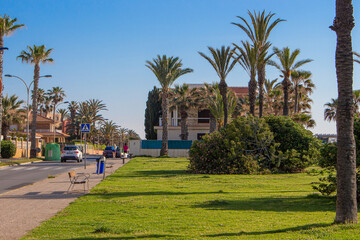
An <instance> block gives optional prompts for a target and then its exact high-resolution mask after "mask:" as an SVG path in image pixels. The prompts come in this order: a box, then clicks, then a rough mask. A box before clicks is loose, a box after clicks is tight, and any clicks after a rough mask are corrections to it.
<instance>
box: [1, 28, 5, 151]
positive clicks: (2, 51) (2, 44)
mask: <svg viewBox="0 0 360 240" xmlns="http://www.w3.org/2000/svg"><path fill="white" fill-rule="evenodd" d="M0 47H4V38H3V36H2V35H0ZM3 54H4V50H0V133H1V127H2V113H3V107H2V90H3V79H2V76H3ZM4 140H6V139H5V137H4ZM0 158H1V135H0Z"/></svg>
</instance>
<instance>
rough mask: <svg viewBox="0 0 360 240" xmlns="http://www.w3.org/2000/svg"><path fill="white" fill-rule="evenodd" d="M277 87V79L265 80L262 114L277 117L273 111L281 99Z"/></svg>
mask: <svg viewBox="0 0 360 240" xmlns="http://www.w3.org/2000/svg"><path fill="white" fill-rule="evenodd" d="M277 86H278V84H277V79H274V80H265V82H264V87H265V88H264V90H265V91H264V92H265V94H264V95H265V96H264V97H265V98H264V100H265V101H264V112H265V113H266V114H273V115H277V114H276V112H275V111H274V110H275V109H276V108H277V107H276V106H277V105H278V102H279V100H280V98H281V96H280V95H281V90H280V89H279V88H278V87H277Z"/></svg>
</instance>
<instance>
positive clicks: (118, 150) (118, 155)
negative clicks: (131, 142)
mask: <svg viewBox="0 0 360 240" xmlns="http://www.w3.org/2000/svg"><path fill="white" fill-rule="evenodd" d="M115 157H116V158H120V157H121V150H120V148H119V147H117V148H116V152H115Z"/></svg>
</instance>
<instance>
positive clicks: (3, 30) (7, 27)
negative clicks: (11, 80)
mask: <svg viewBox="0 0 360 240" xmlns="http://www.w3.org/2000/svg"><path fill="white" fill-rule="evenodd" d="M16 22H17V18H13V19H12V18H11V17H9V16H8V15H6V14H4V15H3V16H1V15H0V48H3V47H4V37H8V36H10V35H11V34H12V33H14V32H15V31H16V30H17V29H20V28H22V27H24V26H25V25H24V24H16ZM3 54H4V50H0V132H2V131H1V126H2V124H1V120H2V117H1V114H2V106H1V104H2V101H1V98H2V91H3V79H2V77H3ZM0 157H1V141H0Z"/></svg>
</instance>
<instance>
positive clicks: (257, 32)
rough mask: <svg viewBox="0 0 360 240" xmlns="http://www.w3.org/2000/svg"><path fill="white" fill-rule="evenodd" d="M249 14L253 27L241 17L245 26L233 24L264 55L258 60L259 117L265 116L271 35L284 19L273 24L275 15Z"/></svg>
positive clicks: (263, 13) (278, 19)
mask: <svg viewBox="0 0 360 240" xmlns="http://www.w3.org/2000/svg"><path fill="white" fill-rule="evenodd" d="M248 14H249V16H250V19H251V25H250V24H249V23H248V22H247V21H246V20H245V19H244V18H242V17H239V16H238V18H239V19H241V20H242V21H243V24H240V23H232V24H234V25H235V26H238V27H239V28H241V29H242V30H243V31H244V32H245V33H246V34H247V35H248V37H249V38H250V40H251V41H252V43H253V45H254V46H256V47H257V49H258V51H259V53H260V52H261V53H263V54H262V55H263V57H262V58H258V59H257V60H258V61H257V73H258V85H259V117H261V116H262V115H263V102H264V96H263V95H264V92H263V91H264V90H263V86H264V82H265V66H266V64H267V61H268V60H269V59H270V58H271V56H272V54H270V55H268V54H267V49H268V48H269V47H270V46H271V43H269V42H268V38H269V35H270V33H271V31H272V30H273V29H274V27H275V26H276V25H277V24H278V23H279V22H282V21H285V20H283V19H280V18H277V19H275V20H274V21H273V22H271V19H272V17H273V16H274V15H275V13H271V12H270V13H268V14H267V15H265V10H264V11H262V12H261V13H260V12H258V13H256V12H255V11H254V14H252V13H251V12H250V11H248Z"/></svg>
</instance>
